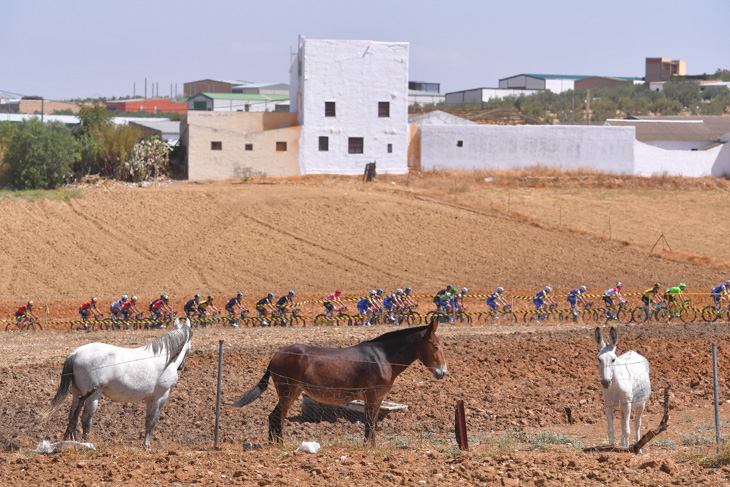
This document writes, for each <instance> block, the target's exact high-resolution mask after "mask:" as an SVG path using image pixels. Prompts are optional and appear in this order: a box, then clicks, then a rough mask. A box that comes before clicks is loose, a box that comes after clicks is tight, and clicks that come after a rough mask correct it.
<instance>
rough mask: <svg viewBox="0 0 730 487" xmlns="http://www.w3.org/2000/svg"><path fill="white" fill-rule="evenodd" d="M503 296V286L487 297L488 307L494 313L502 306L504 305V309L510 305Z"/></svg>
mask: <svg viewBox="0 0 730 487" xmlns="http://www.w3.org/2000/svg"><path fill="white" fill-rule="evenodd" d="M503 294H504V288H503V287H502V286H499V287H498V288H497V290H496V291H494V292H493V293H489V294H488V295H487V306H489V307H490V308H491V309H492V311H497V310H498V309H499V305H500V304H501V305H502V307H504V306H508V305H509V303H508V302H507V300H506V299H505V298H504V296H503Z"/></svg>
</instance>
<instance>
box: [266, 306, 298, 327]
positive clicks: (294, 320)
mask: <svg viewBox="0 0 730 487" xmlns="http://www.w3.org/2000/svg"><path fill="white" fill-rule="evenodd" d="M290 311H291V315H289V318H286V317H285V316H286V315H285V314H284V312H283V311H275V312H273V313H271V319H270V320H269V323H270V324H271V326H304V324H305V321H304V317H303V316H301V315H300V314H299V308H292V309H291V310H290Z"/></svg>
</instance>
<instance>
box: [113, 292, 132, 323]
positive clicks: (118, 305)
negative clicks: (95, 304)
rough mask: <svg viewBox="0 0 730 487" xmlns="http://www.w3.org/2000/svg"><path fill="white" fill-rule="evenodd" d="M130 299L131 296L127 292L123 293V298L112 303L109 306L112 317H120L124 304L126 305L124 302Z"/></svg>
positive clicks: (116, 318)
mask: <svg viewBox="0 0 730 487" xmlns="http://www.w3.org/2000/svg"><path fill="white" fill-rule="evenodd" d="M128 299H129V297H128V296H127V295H126V294H122V297H121V298H119V299H117V300H116V301H114V302H113V303H112V305H111V307H110V308H109V310H110V311H111V316H112V319H115V320H118V319H119V317H120V315H121V312H122V306H123V305H124V303H126V302H127V300H128Z"/></svg>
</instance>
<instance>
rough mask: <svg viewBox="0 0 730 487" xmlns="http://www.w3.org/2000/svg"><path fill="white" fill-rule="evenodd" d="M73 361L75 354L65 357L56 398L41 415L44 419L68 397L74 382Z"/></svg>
mask: <svg viewBox="0 0 730 487" xmlns="http://www.w3.org/2000/svg"><path fill="white" fill-rule="evenodd" d="M74 360H76V354H75V353H72V354H71V355H69V356H68V357H66V361H65V362H64V363H63V370H62V371H61V383H60V384H58V390H57V391H56V396H55V397H54V398H53V399H52V400H51V404H49V405H48V407H46V408H45V410H44V411H43V413H42V414H43V417H44V418H48V416H50V415H51V414H53V412H54V411H55V410H56V408H58V406H59V405H60V404H61V402H62V401H63V400H64V399H65V398H66V396H67V395H68V390H69V389H70V388H71V385H72V384H73V382H74Z"/></svg>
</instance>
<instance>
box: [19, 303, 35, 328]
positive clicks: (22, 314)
mask: <svg viewBox="0 0 730 487" xmlns="http://www.w3.org/2000/svg"><path fill="white" fill-rule="evenodd" d="M29 318H30V319H33V320H38V316H36V314H35V313H34V312H33V301H28V302H27V303H25V304H24V305H22V306H20V307H18V309H16V310H15V321H17V322H18V323H20V322H21V321H23V320H26V319H29Z"/></svg>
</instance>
